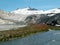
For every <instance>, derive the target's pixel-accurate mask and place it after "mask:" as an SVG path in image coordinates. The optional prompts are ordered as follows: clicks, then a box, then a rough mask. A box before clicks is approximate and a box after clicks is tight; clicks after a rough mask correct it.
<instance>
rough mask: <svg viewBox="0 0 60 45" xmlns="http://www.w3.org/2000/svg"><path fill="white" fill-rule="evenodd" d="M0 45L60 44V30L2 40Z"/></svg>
mask: <svg viewBox="0 0 60 45" xmlns="http://www.w3.org/2000/svg"><path fill="white" fill-rule="evenodd" d="M0 45H60V31H48V32H42V33H37V34H33V35H30V36H27V37H24V38H21V39H15V40H11V41H6V42H0Z"/></svg>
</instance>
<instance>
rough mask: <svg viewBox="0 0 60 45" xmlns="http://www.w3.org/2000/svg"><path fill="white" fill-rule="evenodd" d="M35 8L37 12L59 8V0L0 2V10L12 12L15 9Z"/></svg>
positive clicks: (7, 0)
mask: <svg viewBox="0 0 60 45" xmlns="http://www.w3.org/2000/svg"><path fill="white" fill-rule="evenodd" d="M26 7H31V8H36V9H39V10H49V9H53V8H60V0H0V9H1V10H5V11H13V10H15V9H17V8H26Z"/></svg>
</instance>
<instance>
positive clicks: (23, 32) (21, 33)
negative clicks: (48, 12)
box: [0, 24, 60, 41]
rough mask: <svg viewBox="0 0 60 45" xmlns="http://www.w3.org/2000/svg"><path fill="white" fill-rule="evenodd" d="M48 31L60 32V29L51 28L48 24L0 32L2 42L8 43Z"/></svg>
mask: <svg viewBox="0 0 60 45" xmlns="http://www.w3.org/2000/svg"><path fill="white" fill-rule="evenodd" d="M48 29H54V30H55V29H57V30H58V29H59V30H60V27H56V26H50V25H46V24H39V25H28V26H26V27H23V28H18V29H11V30H5V31H0V41H8V40H11V39H14V38H19V37H20V38H22V37H25V36H28V35H31V34H34V33H38V32H45V31H48Z"/></svg>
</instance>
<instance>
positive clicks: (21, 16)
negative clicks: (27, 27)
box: [0, 7, 60, 24]
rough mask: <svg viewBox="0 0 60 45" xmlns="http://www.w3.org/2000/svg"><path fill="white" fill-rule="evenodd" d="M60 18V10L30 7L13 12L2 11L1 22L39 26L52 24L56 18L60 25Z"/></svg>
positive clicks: (0, 12) (0, 14) (0, 13)
mask: <svg viewBox="0 0 60 45" xmlns="http://www.w3.org/2000/svg"><path fill="white" fill-rule="evenodd" d="M58 17H60V8H55V9H51V10H46V11H43V10H37V9H35V8H30V7H28V8H22V9H20V8H18V9H16V10H14V11H11V12H5V11H0V22H1V23H3V24H29V23H33V24H34V23H38V24H39V23H47V22H52V21H53V20H55V19H56V18H57V19H56V20H59V21H58V22H59V23H60V18H58ZM1 23H0V24H1Z"/></svg>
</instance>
